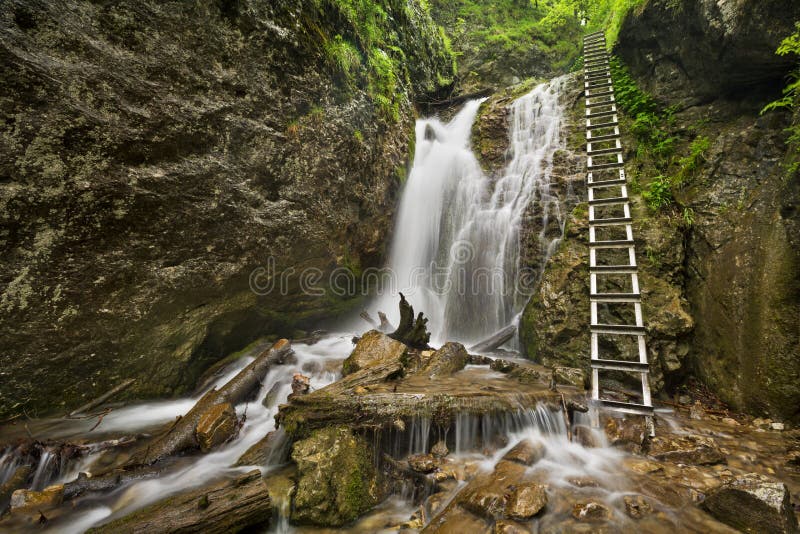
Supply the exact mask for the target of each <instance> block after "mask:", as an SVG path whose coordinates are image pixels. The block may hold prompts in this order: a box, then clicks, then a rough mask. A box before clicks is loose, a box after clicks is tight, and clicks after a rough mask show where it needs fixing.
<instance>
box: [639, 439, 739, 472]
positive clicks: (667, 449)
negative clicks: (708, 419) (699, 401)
mask: <svg viewBox="0 0 800 534" xmlns="http://www.w3.org/2000/svg"><path fill="white" fill-rule="evenodd" d="M648 454H649V455H650V456H652V457H653V458H656V459H657V460H666V461H670V462H675V463H680V464H692V465H714V464H719V463H725V455H724V454H723V453H722V451H721V450H720V448H719V447H718V446H717V442H716V441H714V439H713V438H710V437H705V436H695V435H686V436H656V437H654V438H653V439H652V440H651V441H650V449H649V452H648Z"/></svg>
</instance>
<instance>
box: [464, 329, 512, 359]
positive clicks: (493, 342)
mask: <svg viewBox="0 0 800 534" xmlns="http://www.w3.org/2000/svg"><path fill="white" fill-rule="evenodd" d="M516 333H517V325H513V324H512V325H510V326H507V327H505V328H503V329H502V330H499V331H498V332H495V333H494V334H492V335H491V336H489V337H487V338H486V339H484V340H483V341H481V342H480V343H477V344H475V345H473V346H472V347H470V348H469V350H471V351H474V352H491V351H493V350H494V349H496V348H498V347H499V346H500V345H502V344H503V343H506V342H507V341H509V340H510V339H511V338H513V337H514V336H515V335H516Z"/></svg>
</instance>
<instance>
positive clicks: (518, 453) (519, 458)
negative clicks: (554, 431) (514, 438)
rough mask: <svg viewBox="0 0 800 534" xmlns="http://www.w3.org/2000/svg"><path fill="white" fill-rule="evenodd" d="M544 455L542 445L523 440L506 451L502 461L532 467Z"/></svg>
mask: <svg viewBox="0 0 800 534" xmlns="http://www.w3.org/2000/svg"><path fill="white" fill-rule="evenodd" d="M544 455H545V448H544V444H542V443H541V442H538V441H537V442H533V441H531V440H529V439H523V440H522V441H520V442H519V443H517V444H516V445H514V447H513V448H512V449H511V450H510V451H508V452H507V453H506V454H505V456H503V459H504V460H508V461H511V462H517V463H519V464H522V465H533V464H535V463H536V462H538V461H539V460H541V459H542V458H544Z"/></svg>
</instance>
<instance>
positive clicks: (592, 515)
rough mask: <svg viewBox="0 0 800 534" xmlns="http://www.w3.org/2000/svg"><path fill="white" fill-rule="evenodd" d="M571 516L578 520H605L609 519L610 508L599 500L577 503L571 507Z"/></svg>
mask: <svg viewBox="0 0 800 534" xmlns="http://www.w3.org/2000/svg"><path fill="white" fill-rule="evenodd" d="M572 517H574V518H575V519H577V520H579V521H605V520H607V519H611V510H609V509H608V507H607V506H606V505H604V504H600V503H599V502H594V501H590V502H585V503H578V504H576V505H575V506H573V507H572Z"/></svg>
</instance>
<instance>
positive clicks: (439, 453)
mask: <svg viewBox="0 0 800 534" xmlns="http://www.w3.org/2000/svg"><path fill="white" fill-rule="evenodd" d="M431 454H433V455H434V456H435V457H436V458H444V457H445V456H447V455H448V454H450V449H448V448H447V444H446V443H445V442H444V440H439V441H437V442H436V444H435V445H434V446H433V447H432V448H431Z"/></svg>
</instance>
